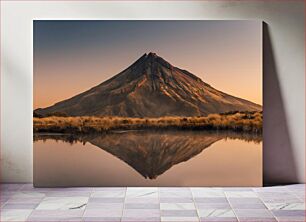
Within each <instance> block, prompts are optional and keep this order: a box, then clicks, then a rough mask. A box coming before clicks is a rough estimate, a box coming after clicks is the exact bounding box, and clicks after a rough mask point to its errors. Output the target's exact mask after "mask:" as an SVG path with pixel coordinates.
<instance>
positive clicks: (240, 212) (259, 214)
mask: <svg viewBox="0 0 306 222" xmlns="http://www.w3.org/2000/svg"><path fill="white" fill-rule="evenodd" d="M234 212H235V214H236V216H237V217H238V219H239V218H247V217H252V218H274V217H273V215H272V213H271V212H270V211H269V210H267V209H234Z"/></svg>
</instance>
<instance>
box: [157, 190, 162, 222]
mask: <svg viewBox="0 0 306 222" xmlns="http://www.w3.org/2000/svg"><path fill="white" fill-rule="evenodd" d="M159 192H160V187H157V199H158V205H159V220H160V222H161V221H162V214H161V206H160V193H159Z"/></svg>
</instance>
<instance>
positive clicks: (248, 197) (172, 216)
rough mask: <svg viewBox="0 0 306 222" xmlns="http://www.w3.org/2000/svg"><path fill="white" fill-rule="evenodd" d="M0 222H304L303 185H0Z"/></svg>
mask: <svg viewBox="0 0 306 222" xmlns="http://www.w3.org/2000/svg"><path fill="white" fill-rule="evenodd" d="M0 213H1V221H40V222H43V221H111V222H115V221H154V222H155V221H186V222H192V221H211V222H213V221H240V222H242V221H243V222H251V221H262V222H272V221H279V222H285V221H286V222H295V221H303V222H304V221H305V185H303V184H299V185H289V186H278V187H265V188H164V187H161V188H156V187H151V188H134V187H128V188H124V187H122V188H120V187H119V188H116V187H115V188H52V189H51V188H45V189H43V188H33V187H32V185H31V184H2V185H1V212H0Z"/></svg>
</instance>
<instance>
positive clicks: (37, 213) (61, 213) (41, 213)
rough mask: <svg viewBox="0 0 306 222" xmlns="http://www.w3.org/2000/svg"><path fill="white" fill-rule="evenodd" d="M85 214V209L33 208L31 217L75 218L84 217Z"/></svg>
mask: <svg viewBox="0 0 306 222" xmlns="http://www.w3.org/2000/svg"><path fill="white" fill-rule="evenodd" d="M83 214H84V210H83V209H76V210H37V209H35V210H33V211H32V213H31V215H30V217H31V218H34V217H35V218H38V217H39V218H75V217H82V216H83Z"/></svg>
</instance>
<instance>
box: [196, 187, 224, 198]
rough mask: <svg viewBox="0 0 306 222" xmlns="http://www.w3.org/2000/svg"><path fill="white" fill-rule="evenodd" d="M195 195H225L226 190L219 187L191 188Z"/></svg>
mask: <svg viewBox="0 0 306 222" xmlns="http://www.w3.org/2000/svg"><path fill="white" fill-rule="evenodd" d="M191 192H192V195H193V197H224V196H225V194H224V191H223V190H222V189H218V188H191Z"/></svg>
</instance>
